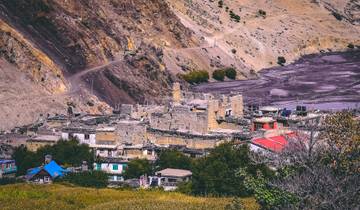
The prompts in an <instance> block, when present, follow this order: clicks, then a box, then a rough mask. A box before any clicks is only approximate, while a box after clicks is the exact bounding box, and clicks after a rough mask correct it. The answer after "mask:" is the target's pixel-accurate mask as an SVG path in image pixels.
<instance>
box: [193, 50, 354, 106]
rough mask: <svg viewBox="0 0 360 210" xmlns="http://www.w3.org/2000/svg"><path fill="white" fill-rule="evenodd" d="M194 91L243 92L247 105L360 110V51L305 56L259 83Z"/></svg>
mask: <svg viewBox="0 0 360 210" xmlns="http://www.w3.org/2000/svg"><path fill="white" fill-rule="evenodd" d="M194 91H199V92H216V93H230V92H241V93H242V94H243V96H244V99H245V102H247V103H256V104H260V105H269V104H272V105H277V106H279V107H288V108H293V107H295V106H296V105H297V104H302V105H307V106H308V107H310V108H314V109H322V110H331V109H334V110H339V109H347V108H356V107H360V51H351V52H342V53H328V54H321V55H309V56H305V57H303V58H301V59H299V60H298V61H296V62H295V63H293V64H290V65H287V66H284V67H275V68H271V69H266V70H263V71H261V73H260V77H259V79H256V80H245V81H231V82H219V83H208V84H201V85H198V86H195V87H194Z"/></svg>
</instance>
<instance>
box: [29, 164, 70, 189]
mask: <svg viewBox="0 0 360 210" xmlns="http://www.w3.org/2000/svg"><path fill="white" fill-rule="evenodd" d="M68 172H69V171H68V170H67V169H64V168H62V167H61V166H60V165H58V164H57V163H56V162H55V161H54V160H51V161H50V162H49V163H47V164H45V165H44V166H40V167H37V168H32V169H29V170H28V172H27V174H26V176H25V179H26V180H27V181H28V182H33V183H37V184H51V183H52V182H53V181H54V179H56V178H61V177H64V176H65V175H66V174H67V173H68Z"/></svg>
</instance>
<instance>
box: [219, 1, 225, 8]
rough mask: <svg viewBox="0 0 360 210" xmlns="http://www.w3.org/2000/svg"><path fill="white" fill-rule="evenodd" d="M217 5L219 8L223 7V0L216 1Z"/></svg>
mask: <svg viewBox="0 0 360 210" xmlns="http://www.w3.org/2000/svg"><path fill="white" fill-rule="evenodd" d="M218 6H219V8H223V7H224V1H222V0H220V1H218Z"/></svg>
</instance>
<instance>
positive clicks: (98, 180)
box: [56, 171, 108, 188]
mask: <svg viewBox="0 0 360 210" xmlns="http://www.w3.org/2000/svg"><path fill="white" fill-rule="evenodd" d="M56 181H59V182H69V183H71V184H75V185H78V186H82V187H96V188H104V187H107V185H108V175H107V174H106V173H104V172H102V171H87V172H81V173H71V174H68V175H66V176H65V177H64V178H62V179H59V180H56Z"/></svg>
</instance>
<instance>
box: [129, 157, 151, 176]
mask: <svg viewBox="0 0 360 210" xmlns="http://www.w3.org/2000/svg"><path fill="white" fill-rule="evenodd" d="M145 174H147V175H150V174H152V165H151V164H150V163H149V161H148V160H145V159H134V160H131V161H130V162H129V164H128V167H127V168H126V170H125V173H124V177H125V179H132V178H137V179H138V178H140V176H142V175H145Z"/></svg>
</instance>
